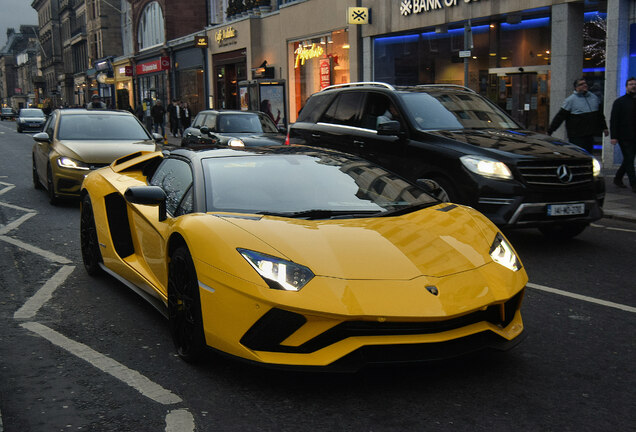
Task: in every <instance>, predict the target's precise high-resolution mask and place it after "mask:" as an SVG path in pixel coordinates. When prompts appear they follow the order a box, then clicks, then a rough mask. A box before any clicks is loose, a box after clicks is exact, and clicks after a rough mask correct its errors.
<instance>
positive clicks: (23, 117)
mask: <svg viewBox="0 0 636 432" xmlns="http://www.w3.org/2000/svg"><path fill="white" fill-rule="evenodd" d="M44 122H46V115H45V114H44V111H42V110H41V109H40V108H22V109H21V110H20V112H19V114H18V117H17V119H16V129H17V131H18V132H19V133H22V132H24V131H36V132H38V131H41V130H42V127H43V126H44Z"/></svg>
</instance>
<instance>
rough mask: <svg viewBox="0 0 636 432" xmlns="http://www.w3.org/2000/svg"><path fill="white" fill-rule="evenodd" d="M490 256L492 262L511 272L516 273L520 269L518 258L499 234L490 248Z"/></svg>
mask: <svg viewBox="0 0 636 432" xmlns="http://www.w3.org/2000/svg"><path fill="white" fill-rule="evenodd" d="M490 256H491V257H492V260H493V261H494V262H496V263H497V264H501V265H502V266H504V267H506V268H508V269H510V270H512V271H517V270H519V269H520V268H521V262H520V261H519V258H518V257H517V255H516V254H515V252H514V250H512V246H510V243H508V242H507V241H506V239H505V238H504V237H503V236H502V235H501V233H497V235H496V236H495V241H494V242H493V243H492V246H490Z"/></svg>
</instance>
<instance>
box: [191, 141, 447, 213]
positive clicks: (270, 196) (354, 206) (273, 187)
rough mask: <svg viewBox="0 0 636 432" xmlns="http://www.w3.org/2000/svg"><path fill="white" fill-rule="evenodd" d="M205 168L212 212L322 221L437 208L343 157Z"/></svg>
mask: <svg viewBox="0 0 636 432" xmlns="http://www.w3.org/2000/svg"><path fill="white" fill-rule="evenodd" d="M288 149H289V147H288ZM203 168H204V174H205V182H206V202H207V210H208V211H228V212H244V213H260V214H275V215H281V216H289V217H307V218H320V219H322V218H330V217H337V216H343V215H354V216H364V215H371V214H374V215H378V214H382V213H386V212H395V211H400V210H403V209H407V208H411V207H414V208H415V207H420V208H421V206H422V205H428V204H433V203H437V201H436V200H435V199H434V198H432V197H431V196H429V195H427V194H426V193H425V192H424V191H423V190H422V189H420V188H419V187H417V186H415V185H413V184H411V183H409V182H407V181H405V180H403V179H402V178H400V177H397V176H395V175H394V174H391V173H389V172H387V171H386V170H384V169H382V168H380V167H377V166H375V165H372V164H371V163H369V162H366V161H363V160H361V159H355V158H353V157H352V158H349V156H343V155H340V154H337V155H336V154H333V155H332V154H329V153H326V152H311V151H305V152H303V153H298V152H296V153H293V152H291V149H290V153H288V154H285V153H283V154H280V153H279V154H251V153H246V154H245V155H237V156H231V157H220V158H207V159H204V160H203Z"/></svg>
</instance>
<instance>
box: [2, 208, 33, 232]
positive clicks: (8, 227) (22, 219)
mask: <svg viewBox="0 0 636 432" xmlns="http://www.w3.org/2000/svg"><path fill="white" fill-rule="evenodd" d="M36 214H37V213H27V214H23V215H22V216H20V217H19V218H17V219H16V220H14V221H13V222H10V223H8V224H6V225H4V226H2V227H0V235H5V234H6V233H8V232H9V231H13V230H14V229H16V228H18V227H19V226H20V225H22V224H23V223H24V222H26V221H28V220H29V219H31V218H32V217H33V216H35V215H36Z"/></svg>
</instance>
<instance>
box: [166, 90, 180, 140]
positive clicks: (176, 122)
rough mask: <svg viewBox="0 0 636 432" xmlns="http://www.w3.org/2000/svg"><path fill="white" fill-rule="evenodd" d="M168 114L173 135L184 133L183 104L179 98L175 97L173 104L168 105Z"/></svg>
mask: <svg viewBox="0 0 636 432" xmlns="http://www.w3.org/2000/svg"><path fill="white" fill-rule="evenodd" d="M168 116H169V117H170V132H171V133H172V136H173V137H177V136H178V135H179V131H181V135H183V129H182V127H181V104H180V102H179V100H177V99H173V100H172V104H171V105H170V106H169V107H168Z"/></svg>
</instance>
